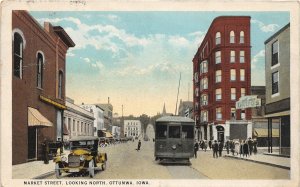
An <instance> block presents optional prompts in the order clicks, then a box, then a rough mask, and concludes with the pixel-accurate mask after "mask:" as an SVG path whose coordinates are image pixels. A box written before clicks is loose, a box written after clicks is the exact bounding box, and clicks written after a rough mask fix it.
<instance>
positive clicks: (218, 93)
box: [216, 88, 222, 101]
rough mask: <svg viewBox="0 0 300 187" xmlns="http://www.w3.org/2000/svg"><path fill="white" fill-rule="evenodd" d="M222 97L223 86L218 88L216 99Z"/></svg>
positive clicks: (218, 99)
mask: <svg viewBox="0 0 300 187" xmlns="http://www.w3.org/2000/svg"><path fill="white" fill-rule="evenodd" d="M221 99H222V90H221V88H218V89H216V101H220V100H221Z"/></svg>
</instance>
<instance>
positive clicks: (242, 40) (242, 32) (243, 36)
mask: <svg viewBox="0 0 300 187" xmlns="http://www.w3.org/2000/svg"><path fill="white" fill-rule="evenodd" d="M240 43H241V44H243V43H245V33H244V31H241V32H240Z"/></svg>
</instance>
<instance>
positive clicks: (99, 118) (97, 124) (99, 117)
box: [80, 104, 104, 137]
mask: <svg viewBox="0 0 300 187" xmlns="http://www.w3.org/2000/svg"><path fill="white" fill-rule="evenodd" d="M80 107H82V108H84V109H85V110H88V111H90V112H92V113H93V115H94V118H95V120H94V122H93V123H94V125H93V127H94V128H93V135H94V136H99V134H101V133H100V132H101V131H102V130H104V109H102V108H101V107H99V106H98V105H93V104H82V105H81V106H80ZM99 137H100V136H99Z"/></svg>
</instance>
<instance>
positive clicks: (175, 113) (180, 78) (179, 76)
mask: <svg viewBox="0 0 300 187" xmlns="http://www.w3.org/2000/svg"><path fill="white" fill-rule="evenodd" d="M180 80H181V72H180V76H179V84H178V90H177V99H176V109H175V116H176V113H177V104H178V95H179V88H180Z"/></svg>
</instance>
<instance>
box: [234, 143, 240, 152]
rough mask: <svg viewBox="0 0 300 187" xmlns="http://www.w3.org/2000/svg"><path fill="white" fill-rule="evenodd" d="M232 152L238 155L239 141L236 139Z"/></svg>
mask: <svg viewBox="0 0 300 187" xmlns="http://www.w3.org/2000/svg"><path fill="white" fill-rule="evenodd" d="M234 152H235V153H236V154H237V155H239V153H240V142H239V141H238V140H236V141H235V142H234Z"/></svg>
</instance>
